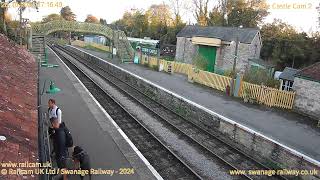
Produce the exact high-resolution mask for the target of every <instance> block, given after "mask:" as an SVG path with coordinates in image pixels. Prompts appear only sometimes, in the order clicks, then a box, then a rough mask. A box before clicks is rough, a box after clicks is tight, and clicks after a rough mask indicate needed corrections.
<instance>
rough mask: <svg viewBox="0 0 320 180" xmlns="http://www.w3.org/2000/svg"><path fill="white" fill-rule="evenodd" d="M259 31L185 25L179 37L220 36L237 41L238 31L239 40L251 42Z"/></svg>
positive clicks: (224, 39) (254, 29) (225, 39)
mask: <svg viewBox="0 0 320 180" xmlns="http://www.w3.org/2000/svg"><path fill="white" fill-rule="evenodd" d="M258 32H259V29H257V28H236V27H221V26H206V27H203V26H192V25H187V26H185V27H184V28H183V29H182V30H181V31H180V32H179V33H178V34H177V37H189V38H190V37H193V36H197V37H211V38H218V39H221V40H223V41H235V40H236V36H237V33H239V41H240V42H241V43H246V44H250V43H251V42H252V40H253V39H254V37H255V36H256V34H257V33H258Z"/></svg>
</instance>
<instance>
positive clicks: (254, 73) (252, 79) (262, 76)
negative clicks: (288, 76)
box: [243, 69, 280, 88]
mask: <svg viewBox="0 0 320 180" xmlns="http://www.w3.org/2000/svg"><path fill="white" fill-rule="evenodd" d="M243 80H244V81H246V82H249V83H253V84H258V85H261V84H264V85H266V86H269V87H273V88H278V87H279V85H280V82H279V81H278V80H275V79H273V77H271V76H269V73H268V71H267V70H265V69H252V70H250V71H248V72H246V73H245V74H244V76H243Z"/></svg>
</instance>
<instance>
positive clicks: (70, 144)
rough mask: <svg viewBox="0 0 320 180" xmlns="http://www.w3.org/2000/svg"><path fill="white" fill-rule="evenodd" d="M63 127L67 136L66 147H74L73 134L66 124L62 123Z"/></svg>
mask: <svg viewBox="0 0 320 180" xmlns="http://www.w3.org/2000/svg"><path fill="white" fill-rule="evenodd" d="M61 125H63V126H64V127H63V130H64V133H65V134H66V146H67V147H68V148H70V147H72V146H73V139H72V135H71V132H70V131H69V129H68V128H67V127H66V125H65V123H64V122H62V123H61Z"/></svg>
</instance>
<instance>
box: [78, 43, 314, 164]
mask: <svg viewBox="0 0 320 180" xmlns="http://www.w3.org/2000/svg"><path fill="white" fill-rule="evenodd" d="M77 48H79V47H77ZM79 49H81V50H83V51H85V52H87V53H89V54H92V55H94V56H97V57H100V58H102V59H105V60H107V61H109V62H111V63H114V64H116V65H118V66H120V67H122V68H124V69H126V70H128V71H130V72H132V73H134V74H136V75H138V76H140V77H143V78H145V79H147V80H149V81H151V82H153V83H155V84H157V85H159V86H162V87H164V88H165V89H168V90H169V91H172V92H174V93H176V94H178V95H180V96H183V97H185V98H187V99H189V100H191V101H193V102H195V103H197V104H200V105H202V106H204V107H206V108H208V109H210V110H212V111H214V112H216V113H218V114H220V115H222V116H225V117H227V118H229V119H232V120H233V121H235V122H238V123H240V124H242V125H244V126H247V127H249V128H250V129H253V130H254V131H256V132H260V133H261V134H264V135H265V136H267V137H269V138H271V139H273V140H275V141H278V142H279V143H281V144H283V145H285V146H287V147H289V148H291V149H294V150H296V151H298V152H300V153H302V154H305V155H306V156H309V157H311V158H313V159H315V160H317V161H320V151H319V149H320V129H319V128H317V127H316V124H317V123H316V121H313V120H311V119H309V118H308V117H305V116H302V115H300V114H297V113H295V112H290V111H284V110H280V109H275V108H268V107H264V106H257V105H251V104H247V103H243V102H242V101H240V100H237V99H234V98H231V97H227V96H225V95H224V94H223V93H221V92H218V91H215V90H214V89H211V88H207V87H203V86H199V85H196V84H191V83H189V82H188V81H187V77H186V76H184V75H179V74H173V75H169V74H166V73H163V72H157V71H154V70H152V69H149V68H146V67H144V66H141V65H136V64H121V63H119V62H120V61H119V60H117V59H111V58H110V57H109V56H108V55H107V54H104V53H101V52H96V51H92V50H87V49H83V48H79Z"/></svg>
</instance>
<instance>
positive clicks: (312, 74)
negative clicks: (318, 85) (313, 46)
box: [296, 61, 320, 82]
mask: <svg viewBox="0 0 320 180" xmlns="http://www.w3.org/2000/svg"><path fill="white" fill-rule="evenodd" d="M296 76H297V77H304V78H307V79H310V80H313V81H317V82H320V61H319V62H317V63H315V64H312V65H311V66H308V67H306V68H303V69H301V70H300V71H299V72H298V73H297V74H296Z"/></svg>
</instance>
